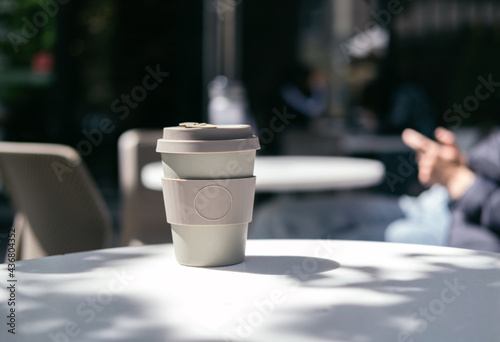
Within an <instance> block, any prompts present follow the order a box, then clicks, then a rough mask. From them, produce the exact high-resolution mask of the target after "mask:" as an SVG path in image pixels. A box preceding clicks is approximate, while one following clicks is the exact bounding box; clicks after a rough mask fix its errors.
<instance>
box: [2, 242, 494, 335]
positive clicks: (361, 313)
mask: <svg viewBox="0 0 500 342" xmlns="http://www.w3.org/2000/svg"><path fill="white" fill-rule="evenodd" d="M0 274H2V275H3V276H2V277H1V278H0V284H1V286H0V294H1V296H0V298H2V300H1V301H0V313H1V316H2V317H4V318H2V321H4V322H3V323H2V325H1V328H0V341H2V342H3V341H49V342H50V341H71V342H78V341H80V342H83V341H86V342H87V341H93V342H98V341H121V342H123V341H130V342H137V341H158V342H159V341H161V342H164V341H287V342H293V341H297V342H307V341H332V342H333V341H355V342H375V341H377V342H386V341H431V342H447V341H450V342H451V341H453V342H460V341H462V342H471V341H474V342H479V341H484V342H493V341H498V340H499V337H500V324H499V322H500V254H494V253H480V252H475V251H470V250H464V249H454V248H443V247H431V246H419V245H404V244H388V243H374V242H354V241H335V240H288V241H287V240H260V241H259V240H250V241H248V244H247V257H246V260H245V262H243V263H241V264H238V265H234V266H228V267H221V268H194V267H185V266H180V265H178V264H177V262H176V261H175V258H174V254H173V248H172V246H171V245H150V246H143V247H124V248H115V249H107V250H101V251H95V252H83V253H75V254H68V255H65V256H53V257H47V258H41V259H35V260H27V261H21V262H17V265H16V279H18V283H17V290H16V317H17V327H16V335H15V336H14V335H11V334H9V333H8V332H7V327H6V325H5V321H6V318H5V317H6V315H7V312H8V311H7V310H8V308H9V307H8V306H7V299H6V298H7V297H8V295H7V294H8V292H7V289H6V287H7V282H6V279H7V274H8V272H7V269H6V265H5V264H3V265H1V266H0ZM68 336H70V337H68ZM14 337H15V338H14ZM66 338H67V339H66Z"/></svg>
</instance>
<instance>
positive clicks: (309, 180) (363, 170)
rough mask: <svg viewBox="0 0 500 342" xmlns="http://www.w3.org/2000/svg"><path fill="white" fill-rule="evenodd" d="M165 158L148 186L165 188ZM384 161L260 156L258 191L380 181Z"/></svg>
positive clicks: (146, 172)
mask: <svg viewBox="0 0 500 342" xmlns="http://www.w3.org/2000/svg"><path fill="white" fill-rule="evenodd" d="M162 172H163V171H162V167H161V162H155V163H151V164H147V165H145V166H144V167H143V169H142V172H141V180H142V183H143V184H144V186H145V187H147V188H149V189H153V190H160V191H161V177H162ZM384 172H385V168H384V165H383V164H382V163H381V162H379V161H377V160H371V159H363V158H349V157H309V156H302V157H301V156H258V157H257V158H256V159H255V172H254V174H255V176H256V177H257V178H256V185H255V190H256V191H257V192H291V191H314V190H341V189H353V188H362V187H368V186H372V185H376V184H378V183H379V182H380V181H381V180H382V179H383V177H384Z"/></svg>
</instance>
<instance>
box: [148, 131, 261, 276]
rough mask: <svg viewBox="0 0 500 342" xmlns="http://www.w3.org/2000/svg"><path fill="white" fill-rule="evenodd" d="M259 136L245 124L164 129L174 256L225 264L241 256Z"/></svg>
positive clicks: (197, 262)
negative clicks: (253, 133) (254, 134)
mask: <svg viewBox="0 0 500 342" xmlns="http://www.w3.org/2000/svg"><path fill="white" fill-rule="evenodd" d="M259 148H260V145H259V140H258V138H257V137H255V136H253V135H252V129H251V127H250V126H249V125H219V126H215V125H209V124H204V123H200V124H199V123H192V122H189V123H182V124H180V125H179V126H177V127H166V128H164V129H163V138H162V139H159V140H158V143H157V146H156V151H157V152H159V153H161V159H162V166H163V175H164V177H163V178H162V187H163V198H164V202H165V211H166V214H167V221H168V223H170V225H171V227H172V239H173V244H174V250H175V256H176V259H177V261H178V262H179V263H180V264H182V265H187V266H200V267H208V266H225V265H232V264H237V263H239V262H242V261H243V259H244V258H245V245H246V240H247V231H248V223H249V222H250V221H251V220H252V214H253V202H254V196H255V176H254V175H253V170H254V162H255V153H256V150H258V149H259Z"/></svg>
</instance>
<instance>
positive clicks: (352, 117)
mask: <svg viewBox="0 0 500 342" xmlns="http://www.w3.org/2000/svg"><path fill="white" fill-rule="evenodd" d="M498 61H500V2H498V1H493V0H484V1H478V0H418V1H417V0H414V1H410V0H406V1H405V0H401V1H397V0H389V1H387V0H372V1H369V0H286V1H285V0H272V1H263V0H204V1H195V0H184V1H160V0H144V1H128V0H121V1H118V0H99V1H97V0H87V1H76V0H74V1H70V0H41V1H38V0H0V140H4V141H30V142H51V143H60V144H67V145H70V146H72V147H74V148H75V149H77V150H78V151H79V152H80V154H81V155H82V157H83V158H84V161H85V163H86V164H87V166H88V167H89V169H90V171H91V174H92V176H93V177H94V179H95V180H96V182H97V185H98V187H99V189H100V190H101V192H102V193H103V195H104V197H105V199H106V202H107V203H108V205H109V207H110V208H111V211H112V212H113V213H114V218H115V220H119V219H118V217H119V213H118V212H119V203H120V198H119V197H120V196H119V185H118V159H117V141H118V138H119V136H120V135H121V134H122V133H123V132H125V131H126V130H128V129H131V128H157V129H160V128H161V127H164V126H172V125H177V124H178V123H179V122H184V121H197V122H211V123H215V124H222V123H250V124H252V126H253V128H254V130H255V133H256V134H257V135H258V136H259V137H260V139H261V144H262V145H264V146H265V148H264V149H263V150H262V151H261V152H260V153H262V154H272V155H275V154H286V155H349V156H360V157H370V158H375V159H378V160H380V161H382V162H383V163H384V164H385V166H386V172H388V173H391V172H393V173H396V172H397V171H396V170H397V167H398V165H399V164H400V159H398V158H399V157H400V156H405V155H406V154H408V155H409V153H410V152H409V150H408V149H406V148H405V147H404V146H403V144H402V143H401V140H400V139H399V134H400V133H401V131H402V129H404V128H405V127H413V128H415V129H417V130H419V131H421V132H423V133H424V134H426V135H429V136H430V135H432V132H433V130H434V128H435V127H436V126H437V125H444V126H446V127H448V128H450V129H452V130H454V131H455V132H456V133H457V134H458V137H459V143H461V144H462V145H463V146H464V148H467V147H468V146H470V145H471V144H472V143H474V142H475V141H477V140H478V139H480V138H481V137H482V136H484V135H486V134H487V133H488V132H489V131H490V130H491V129H492V128H493V127H495V126H497V125H500V116H499V115H498V113H499V109H500V92H499V91H494V89H493V90H492V91H491V96H488V98H487V99H484V100H481V101H478V100H477V98H476V97H474V96H475V89H476V87H477V86H478V85H479V84H481V78H482V80H485V81H486V82H487V81H488V80H491V79H492V80H493V81H495V82H496V81H497V80H498V81H500V63H499V62H498ZM167 73H168V74H167ZM148 75H149V76H148ZM476 95H477V94H476ZM475 99H476V100H475ZM277 112H278V114H277ZM273 117H279V118H280V120H281V122H282V123H283V126H280V128H279V129H276V127H275V128H273V127H274V126H272V125H271V124H270V122H271V120H272V118H273ZM103 119H109V120H110V122H111V123H109V122H108V121H106V122H108V125H107V128H106V129H105V130H103V129H102V127H100V123H102V122H103V121H102V120H103ZM281 127H283V129H281ZM405 158H406V157H405ZM369 190H370V191H372V192H377V193H388V194H412V195H416V194H418V193H419V192H420V191H422V188H421V187H420V185H419V184H418V182H417V180H416V173H414V174H413V175H412V176H411V177H408V179H406V180H405V181H404V182H398V183H397V184H392V183H391V182H390V181H385V182H383V183H382V184H380V185H378V186H377V187H375V188H372V189H369ZM258 200H259V201H260V203H262V202H264V201H265V200H266V197H265V196H262V197H259V198H258ZM12 217H13V210H12V208H11V207H10V204H9V200H8V198H7V196H6V195H5V193H3V192H2V194H1V197H0V222H1V225H2V227H3V228H6V227H10V225H11V224H12Z"/></svg>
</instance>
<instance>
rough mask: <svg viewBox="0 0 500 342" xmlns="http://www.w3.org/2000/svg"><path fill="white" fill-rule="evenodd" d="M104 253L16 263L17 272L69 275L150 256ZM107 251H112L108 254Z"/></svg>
mask: <svg viewBox="0 0 500 342" xmlns="http://www.w3.org/2000/svg"><path fill="white" fill-rule="evenodd" d="M107 251H108V252H105V251H99V250H97V251H93V252H92V255H88V253H87V252H82V253H71V254H66V255H63V258H60V257H61V255H54V256H49V257H44V258H38V259H31V260H29V263H23V262H16V267H17V271H19V272H24V273H41V274H69V273H81V272H90V271H92V270H93V269H96V268H99V267H103V266H113V264H115V263H123V261H124V260H128V259H134V260H138V259H141V258H145V257H148V256H151V254H147V253H141V252H133V253H130V252H129V253H119V252H115V251H114V250H113V249H109V250H107ZM109 251H113V252H112V253H110V252H109Z"/></svg>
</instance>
